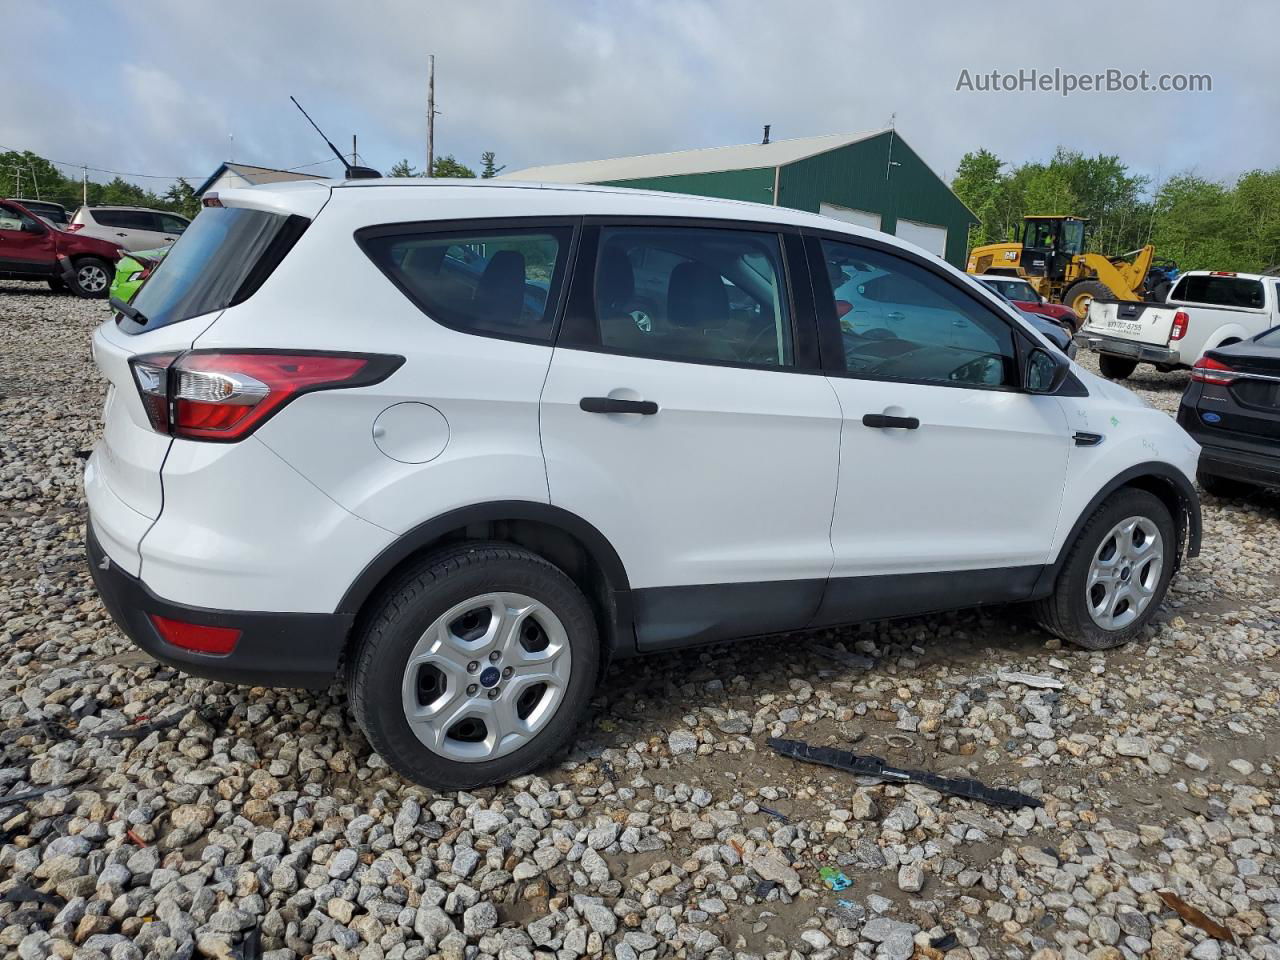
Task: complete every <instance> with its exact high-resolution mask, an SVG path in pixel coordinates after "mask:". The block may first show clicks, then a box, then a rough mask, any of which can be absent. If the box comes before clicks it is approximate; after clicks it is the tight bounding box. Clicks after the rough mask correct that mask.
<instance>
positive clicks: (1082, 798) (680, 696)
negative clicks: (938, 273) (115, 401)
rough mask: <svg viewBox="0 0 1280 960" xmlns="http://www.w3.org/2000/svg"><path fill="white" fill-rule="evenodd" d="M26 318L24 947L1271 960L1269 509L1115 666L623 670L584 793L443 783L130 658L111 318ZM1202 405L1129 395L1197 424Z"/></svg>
mask: <svg viewBox="0 0 1280 960" xmlns="http://www.w3.org/2000/svg"><path fill="white" fill-rule="evenodd" d="M0 303H2V304H3V306H2V307H0V310H2V311H3V325H2V326H0V417H2V419H0V429H2V431H3V433H2V435H0V537H2V538H3V549H2V550H0V606H2V607H3V614H2V615H0V656H2V657H3V658H4V668H3V670H2V671H0V955H3V956H6V957H9V956H13V957H18V958H21V960H36V958H44V957H59V958H75V960H105V958H109V960H134V958H157V960H159V958H164V960H171V958H186V957H192V956H201V957H219V958H231V957H249V956H261V957H264V958H266V960H285V958H292V957H303V956H314V957H335V958H350V960H421V958H427V957H435V956H439V957H444V958H449V960H483V958H498V957H501V958H511V960H528V958H533V957H540V958H553V957H554V958H557V960H568V958H573V957H579V956H592V955H599V956H608V957H617V958H620V960H656V958H659V957H683V958H689V960H702V958H715V960H752V958H761V960H763V958H769V960H782V958H788V960H789V958H797V957H801V956H806V957H810V958H814V960H826V958H830V957H836V956H842V957H843V956H855V957H862V958H866V960H869V958H872V957H877V958H883V960H907V958H909V957H912V956H919V957H927V958H930V960H939V958H943V957H945V958H946V960H988V958H991V957H1009V958H1017V960H1081V958H1086V957H1087V958H1089V960H1117V958H1130V960H1136V958H1139V957H1147V956H1152V957H1156V958H1160V960H1178V958H1183V957H1186V956H1188V955H1189V956H1191V957H1193V958H1195V960H1219V958H1231V957H1245V956H1248V957H1252V958H1256V960H1280V856H1277V850H1276V846H1277V843H1278V842H1280V841H1278V839H1277V836H1276V822H1277V814H1278V813H1280V798H1278V796H1277V790H1278V789H1280V779H1278V775H1277V753H1278V752H1280V751H1278V750H1277V744H1280V704H1278V697H1280V661H1278V660H1277V653H1278V652H1280V622H1278V620H1280V599H1278V597H1277V594H1278V593H1280V590H1278V589H1277V587H1280V499H1277V498H1275V497H1272V496H1269V495H1265V494H1258V495H1256V496H1254V497H1252V498H1249V499H1245V500H1233V501H1225V500H1217V499H1214V498H1212V497H1206V498H1205V502H1204V513H1205V531H1204V553H1203V555H1202V556H1201V557H1199V558H1198V559H1196V560H1193V561H1191V562H1190V563H1188V564H1187V566H1186V567H1185V569H1184V571H1183V572H1182V574H1181V576H1180V577H1179V578H1178V579H1177V580H1176V581H1175V582H1174V584H1173V588H1172V590H1171V592H1170V594H1169V598H1168V600H1167V602H1166V605H1165V608H1164V609H1163V610H1162V611H1161V612H1160V614H1159V616H1158V618H1157V621H1156V622H1155V624H1154V625H1153V627H1152V628H1151V629H1150V630H1149V631H1148V635H1147V636H1146V637H1145V638H1143V639H1142V640H1141V641H1139V642H1135V643H1134V644H1132V645H1131V646H1129V647H1128V648H1126V649H1122V650H1118V651H1112V652H1109V653H1086V652H1082V651H1078V650H1074V649H1070V648H1064V647H1062V646H1061V645H1060V644H1059V643H1058V642H1056V641H1054V640H1052V639H1050V638H1049V637H1048V636H1047V635H1046V634H1044V633H1042V632H1040V631H1039V630H1038V629H1036V628H1035V627H1032V626H1030V625H1029V623H1028V621H1027V620H1026V619H1025V617H1024V615H1023V614H1022V613H1021V612H1020V611H1019V610H1017V609H1016V608H1001V609H991V610H985V611H981V612H974V611H968V612H960V613H953V614H946V615H941V616H936V617H929V618H923V619H915V620H907V621H900V622H895V623H888V624H876V625H868V626H862V627H856V628H850V629H842V630H827V631H823V632H821V633H819V634H817V635H814V636H812V637H808V636H798V637H794V638H789V639H787V640H785V641H780V640H778V639H765V640H753V641H747V642H742V643H739V644H735V645H721V646H716V647H712V648H706V649H701V650H695V651H691V652H686V653H681V654H675V655H670V656H659V657H652V658H648V659H642V660H630V661H626V662H621V663H618V664H616V665H615V666H614V667H613V668H612V670H611V672H610V674H609V675H608V677H606V679H605V681H604V683H603V685H602V687H601V689H600V692H599V695H598V697H597V699H596V701H595V704H594V708H593V713H592V715H591V717H589V719H588V721H587V722H586V723H584V724H583V726H582V730H583V735H582V738H581V739H580V740H579V741H578V742H577V744H576V745H575V746H574V748H573V750H572V752H571V753H570V754H569V755H568V756H567V758H566V759H565V760H564V761H563V762H562V763H561V765H560V766H558V767H556V768H554V769H547V770H543V771H540V772H539V775H537V776H527V777H521V778H519V779H516V780H514V781H512V782H511V783H509V784H507V785H505V786H502V787H500V788H496V789H486V790H479V791H475V792H471V793H449V794H439V793H433V792H431V791H429V790H424V789H421V788H419V787H415V786H413V785H410V784H407V783H406V782H404V781H403V780H401V779H400V778H398V777H397V776H396V775H394V774H393V773H392V772H391V771H390V770H389V769H388V767H387V765H386V764H385V762H383V761H382V759H381V758H380V757H378V756H377V755H375V754H372V753H371V752H370V750H369V747H368V745H367V743H366V742H365V741H364V739H363V738H362V737H361V736H360V735H359V734H358V733H357V732H356V731H355V730H354V729H353V728H352V725H351V721H350V718H349V717H348V714H347V712H346V708H345V703H344V700H343V697H342V695H341V692H340V686H339V685H337V684H335V686H334V687H333V689H332V691H330V692H329V693H325V694H316V693H306V692H299V691H287V690H285V691H273V690H265V689H261V688H253V689H248V688H237V687H230V686H226V685H223V684H220V683H213V682H207V681H203V680H193V679H187V678H185V677H183V676H182V675H181V674H178V673H176V672H175V671H173V670H171V669H168V668H166V667H163V666H160V665H159V664H157V663H156V662H154V661H152V660H151V659H150V658H148V657H147V656H145V655H143V654H141V653H139V652H138V651H137V650H135V649H133V648H132V647H131V645H130V644H129V643H128V642H127V641H126V640H125V639H124V638H123V637H122V636H121V634H120V633H119V631H118V630H116V628H115V627H114V626H113V624H112V623H111V621H110V619H109V618H108V616H107V614H106V613H105V611H104V610H103V608H102V606H101V604H100V603H99V601H98V599H97V597H96V595H95V594H94V591H93V589H92V586H91V584H90V580H89V577H88V575H87V573H86V571H85V564H84V560H83V537H84V519H85V518H84V498H83V491H82V489H81V471H82V469H83V465H84V464H83V455H84V452H85V451H87V450H89V449H90V448H91V447H92V446H93V444H94V442H95V440H96V437H97V434H98V432H99V429H100V426H101V424H100V421H99V411H100V410H101V408H102V402H103V395H104V384H103V383H102V381H101V380H100V378H99V377H98V376H97V374H96V373H95V371H94V370H93V368H92V366H91V363H90V359H89V346H88V345H89V335H90V331H91V330H92V328H93V326H94V324H96V323H97V322H100V321H101V320H102V319H104V318H105V317H106V315H107V311H106V307H105V306H104V305H103V304H102V303H101V302H100V301H83V300H77V299H74V298H71V297H67V296H59V295H54V294H51V293H47V292H45V291H44V290H42V289H38V288H37V287H35V286H34V285H23V284H0ZM1083 362H1084V363H1085V364H1088V365H1091V366H1092V364H1093V361H1092V360H1091V359H1090V358H1088V357H1084V358H1083ZM1185 382H1186V375H1185V374H1184V373H1171V374H1157V373H1154V372H1152V371H1151V370H1150V369H1149V368H1145V367H1143V368H1139V370H1138V372H1137V373H1136V374H1135V375H1134V376H1133V377H1132V378H1131V379H1130V380H1129V381H1128V383H1127V384H1126V386H1128V387H1129V388H1130V389H1132V390H1134V391H1135V392H1137V393H1138V394H1139V395H1141V396H1142V397H1144V398H1145V399H1147V400H1148V401H1149V402H1151V403H1153V404H1155V405H1157V406H1158V407H1160V408H1161V409H1164V410H1166V411H1169V412H1172V411H1173V410H1174V409H1175V406H1176V404H1177V400H1178V397H1179V394H1180V393H1181V390H1182V388H1183V386H1184V384H1185ZM1010 482H1016V479H1015V480H1011V481H1010ZM1051 495H1052V491H1046V496H1051ZM833 652H835V653H837V654H838V655H835V656H833V655H832V654H833ZM771 736H772V737H786V738H792V739H799V740H804V741H806V742H809V743H813V744H819V745H823V746H837V747H840V748H842V749H855V745H856V750H857V751H858V752H861V753H870V754H876V755H880V756H884V757H885V758H886V760H887V761H888V762H890V763H892V764H895V765H898V766H903V767H908V768H912V769H921V770H929V771H933V772H936V773H939V774H942V775H947V776H962V777H973V778H977V779H980V780H982V781H983V782H984V783H989V784H992V785H999V786H1002V787H1008V788H1012V789H1016V790H1021V791H1024V792H1027V793H1030V794H1032V795H1033V796H1036V797H1039V798H1040V799H1041V801H1042V802H1043V807H1041V808H1025V809H1020V810H1012V809H1004V808H999V807H993V806H988V805H983V804H978V803H974V802H971V801H969V800H964V799H960V798H955V797H945V796H942V795H941V794H939V793H937V792H934V791H932V790H929V789H927V788H924V787H921V786H917V785H910V784H908V785H903V786H898V785H886V784H877V783H874V782H869V781H860V780H859V779H857V778H855V777H851V776H849V775H848V774H845V773H843V772H840V771H837V770H829V769H826V768H822V767H817V766H812V765H806V764H799V763H796V762H794V761H792V760H788V759H786V758H783V757H779V756H776V755H775V754H774V753H773V751H771V750H769V749H767V748H766V747H765V746H764V741H765V739H766V738H767V737H771ZM6 796H7V797H9V798H10V799H9V800H8V801H7V802H6V800H5V797H6ZM824 868H830V869H829V870H827V872H826V873H825V874H824V873H823V870H824ZM824 876H826V877H832V876H844V877H846V878H847V879H848V881H849V884H848V886H847V887H844V888H842V889H841V890H839V891H835V890H833V889H831V888H830V885H829V884H826V883H824V882H823V877H824ZM1170 904H1174V905H1177V906H1178V909H1174V908H1173V907H1171V906H1170ZM1184 907H1185V908H1186V909H1184ZM1188 918H1191V919H1188Z"/></svg>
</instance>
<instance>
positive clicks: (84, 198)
mask: <svg viewBox="0 0 1280 960" xmlns="http://www.w3.org/2000/svg"><path fill="white" fill-rule="evenodd" d="M80 203H81V204H82V205H83V206H86V207H87V206H88V205H89V168H88V167H86V166H85V165H84V164H83V163H82V164H80Z"/></svg>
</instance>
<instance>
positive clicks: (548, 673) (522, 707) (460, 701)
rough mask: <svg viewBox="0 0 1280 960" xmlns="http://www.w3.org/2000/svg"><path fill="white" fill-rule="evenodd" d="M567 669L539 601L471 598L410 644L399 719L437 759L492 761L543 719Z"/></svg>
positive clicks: (564, 640) (563, 644)
mask: <svg viewBox="0 0 1280 960" xmlns="http://www.w3.org/2000/svg"><path fill="white" fill-rule="evenodd" d="M572 668H573V653H572V651H571V649H570V647H569V636H568V633H567V632H566V631H565V628H564V625H563V624H562V623H561V622H560V618H559V617H557V616H556V615H555V614H554V613H553V612H552V611H551V609H550V608H549V607H547V606H546V605H545V604H543V603H542V602H540V601H538V600H535V599H533V598H532V597H528V596H525V595H524V594H519V593H488V594H483V595H481V596H477V597H472V598H471V599H469V600H465V601H463V602H462V603H459V604H457V605H456V606H454V607H452V608H450V609H449V610H447V611H446V612H445V613H443V614H441V615H440V616H439V617H437V618H436V619H435V620H434V621H433V622H432V623H431V625H430V626H429V627H427V629H426V630H425V631H424V632H423V634H422V636H421V637H419V638H418V641H417V643H415V644H414V647H413V650H412V651H411V652H410V654H409V659H408V661H407V663H406V665H405V670H404V679H403V682H402V685H401V702H402V705H403V708H404V716H405V719H406V720H407V721H408V722H409V727H410V729H411V730H412V731H413V733H414V735H415V736H416V737H417V738H418V739H419V740H420V741H421V742H422V743H423V745H425V746H426V747H427V748H428V749H430V750H431V751H433V752H434V753H437V754H439V755H440V756H443V757H447V758H448V759H450V760H462V761H467V762H477V761H482V760H494V759H496V758H498V757H502V756H505V755H506V754H509V753H511V752H512V751H514V750H517V749H519V748H520V747H522V746H524V745H525V744H526V743H528V742H529V741H530V740H532V739H533V738H534V737H535V736H537V734H538V733H539V732H540V731H541V730H542V729H543V728H544V727H545V726H546V725H547V724H548V723H549V722H550V720H551V718H552V717H553V716H555V713H556V709H557V708H558V707H559V705H560V702H561V701H562V700H563V699H564V694H565V690H566V688H567V686H568V684H569V677H570V673H571V671H572Z"/></svg>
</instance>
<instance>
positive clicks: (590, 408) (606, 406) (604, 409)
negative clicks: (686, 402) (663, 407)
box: [578, 397, 658, 417]
mask: <svg viewBox="0 0 1280 960" xmlns="http://www.w3.org/2000/svg"><path fill="white" fill-rule="evenodd" d="M578 406H579V407H581V408H582V409H583V410H585V411H587V413H638V414H640V415H641V416H644V417H651V416H653V415H654V414H655V413H657V412H658V405H657V404H656V403H654V402H653V401H652V400H617V399H615V398H613V397H583V398H582V399H581V400H579V401H578Z"/></svg>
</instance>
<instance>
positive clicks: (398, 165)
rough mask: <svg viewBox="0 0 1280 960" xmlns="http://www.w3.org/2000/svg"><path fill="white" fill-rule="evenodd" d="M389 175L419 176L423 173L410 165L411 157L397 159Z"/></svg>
mask: <svg viewBox="0 0 1280 960" xmlns="http://www.w3.org/2000/svg"><path fill="white" fill-rule="evenodd" d="M387 176H389V177H417V176H421V174H420V173H419V172H418V171H417V170H415V169H413V167H411V166H410V165H409V159H408V157H406V158H405V159H403V160H397V161H396V162H395V163H393V164H392V165H391V170H390V172H389V173H388V174H387Z"/></svg>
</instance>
